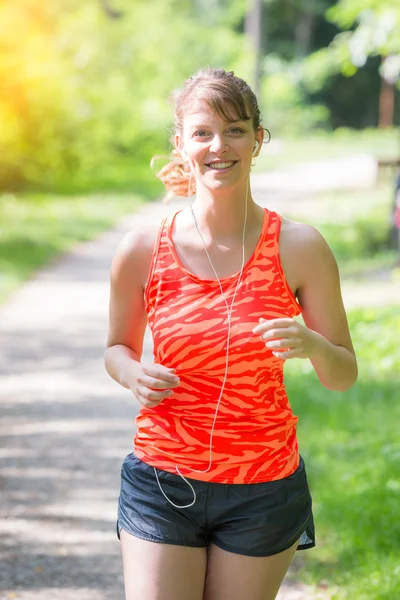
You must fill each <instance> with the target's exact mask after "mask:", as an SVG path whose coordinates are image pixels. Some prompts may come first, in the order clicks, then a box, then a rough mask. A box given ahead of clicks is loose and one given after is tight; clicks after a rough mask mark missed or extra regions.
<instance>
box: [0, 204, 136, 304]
mask: <svg viewBox="0 0 400 600" xmlns="http://www.w3.org/2000/svg"><path fill="white" fill-rule="evenodd" d="M143 200H144V199H143V198H142V197H140V196H137V195H132V194H127V195H123V194H118V195H117V194H103V195H91V196H73V197H65V196H54V195H44V194H40V195H39V194H38V195H35V196H32V195H30V196H18V197H16V196H14V195H13V194H3V195H2V196H0V223H1V228H0V302H1V301H3V300H4V299H5V298H6V296H7V295H8V294H9V293H10V292H11V291H12V290H13V289H14V288H16V287H17V285H18V284H20V283H21V282H22V281H24V280H25V279H27V278H28V277H29V276H30V275H31V274H32V273H33V272H34V271H35V270H37V269H38V268H39V267H41V266H43V265H46V264H47V263H48V262H49V261H51V260H52V259H54V258H55V257H56V256H57V255H58V254H60V253H61V252H63V251H65V250H68V249H69V248H70V247H71V246H73V245H74V244H76V243H77V242H79V241H84V240H89V239H91V238H93V237H94V236H95V235H96V234H99V233H100V232H102V231H104V230H105V229H108V228H109V227H111V226H112V225H114V224H115V222H116V221H117V219H118V218H120V217H121V216H123V215H126V214H128V213H130V212H132V211H134V210H135V209H136V208H137V207H138V206H139V205H140V203H141V202H143Z"/></svg>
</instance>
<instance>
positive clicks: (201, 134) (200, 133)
mask: <svg viewBox="0 0 400 600" xmlns="http://www.w3.org/2000/svg"><path fill="white" fill-rule="evenodd" d="M193 135H194V137H206V136H207V135H210V134H209V132H208V131H205V129H199V130H198V131H196V132H195V133H194V134H193Z"/></svg>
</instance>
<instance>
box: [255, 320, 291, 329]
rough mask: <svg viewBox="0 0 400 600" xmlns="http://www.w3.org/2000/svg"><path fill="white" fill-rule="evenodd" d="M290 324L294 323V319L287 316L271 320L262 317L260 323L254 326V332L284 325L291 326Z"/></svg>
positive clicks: (279, 327)
mask: <svg viewBox="0 0 400 600" xmlns="http://www.w3.org/2000/svg"><path fill="white" fill-rule="evenodd" d="M290 325H293V319H290V318H286V317H284V318H282V319H269V320H266V319H263V318H260V323H259V325H256V326H255V327H254V329H253V333H261V332H262V331H268V330H269V329H281V328H282V327H290Z"/></svg>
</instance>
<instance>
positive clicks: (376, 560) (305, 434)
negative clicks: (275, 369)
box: [286, 306, 400, 600]
mask: <svg viewBox="0 0 400 600" xmlns="http://www.w3.org/2000/svg"><path fill="white" fill-rule="evenodd" d="M349 320H350V327H351V330H352V335H353V340H354V344H355V347H356V350H357V354H358V359H359V368H360V375H359V381H358V383H357V384H356V385H355V386H354V387H353V388H352V389H350V390H349V391H347V392H346V393H344V394H339V393H335V392H330V391H328V390H325V389H324V388H323V387H322V386H321V385H320V384H319V383H318V382H317V381H316V376H315V374H314V373H313V372H312V367H311V365H310V363H308V362H306V361H304V362H303V361H293V362H289V363H288V364H287V367H286V376H287V387H288V393H289V397H290V398H291V401H292V406H293V410H294V412H295V413H296V414H297V415H299V418H300V421H299V440H300V446H301V449H302V454H303V456H304V458H305V460H306V463H307V466H308V475H309V480H310V485H311V488H312V492H313V496H314V504H315V518H316V525H317V531H318V538H319V540H320V544H319V548H318V550H317V551H315V552H312V553H308V554H307V555H306V556H305V558H304V560H305V565H306V568H305V571H304V573H305V574H306V575H305V576H306V577H307V578H308V579H309V580H310V582H312V583H314V584H316V583H318V582H319V581H321V580H325V581H328V582H329V584H330V586H331V587H332V589H334V588H335V587H337V591H336V593H334V595H333V598H335V599H337V600H339V599H340V600H342V599H346V600H347V599H351V600H365V599H367V598H371V599H373V600H394V599H395V598H398V597H400V566H399V565H400V546H399V539H400V521H399V519H398V514H399V504H400V441H399V434H398V424H399V422H400V404H399V402H398V401H397V400H398V395H399V389H400V347H399V344H398V340H399V337H400V314H399V310H398V306H396V307H395V306H393V307H390V306H389V307H386V308H382V307H379V308H368V309H359V310H354V311H352V312H350V314H349Z"/></svg>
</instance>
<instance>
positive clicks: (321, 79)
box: [304, 0, 400, 91]
mask: <svg viewBox="0 0 400 600" xmlns="http://www.w3.org/2000/svg"><path fill="white" fill-rule="evenodd" d="M326 16H327V18H328V19H329V20H330V21H331V22H332V23H334V24H335V25H337V26H338V27H340V28H341V29H343V30H345V31H342V32H340V33H338V34H337V35H336V36H335V37H334V39H333V41H332V42H331V43H330V44H329V46H327V47H325V48H321V49H319V50H318V51H316V52H315V53H314V54H312V55H311V56H310V57H309V59H308V60H307V61H305V65H304V78H305V82H306V84H307V85H308V89H310V91H316V90H318V89H319V88H320V87H322V85H323V84H324V83H325V82H326V80H327V79H328V78H329V77H331V76H332V75H334V74H335V73H338V72H342V73H343V74H344V75H346V76H347V77H349V76H352V75H354V74H355V73H356V72H357V70H358V69H359V68H361V67H363V66H364V65H365V64H366V62H367V59H368V57H369V56H379V57H382V59H383V60H382V64H381V67H380V72H381V75H382V76H383V77H384V78H385V79H386V80H387V81H388V83H391V84H394V83H396V82H398V81H400V35H399V31H400V3H399V2H398V0H339V2H338V3H337V4H335V5H334V6H332V7H330V8H329V9H328V10H327V12H326Z"/></svg>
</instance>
